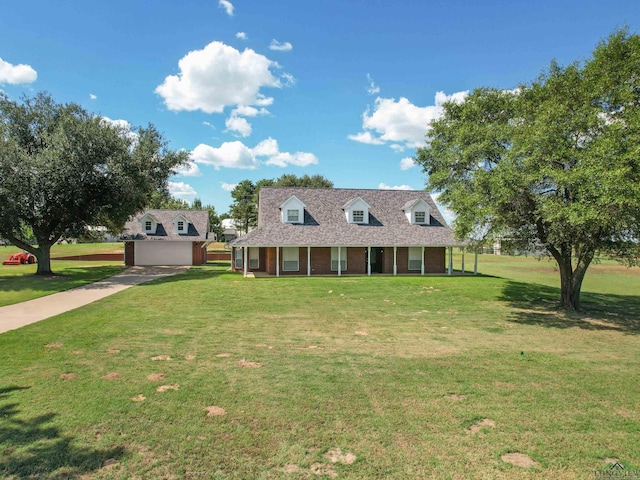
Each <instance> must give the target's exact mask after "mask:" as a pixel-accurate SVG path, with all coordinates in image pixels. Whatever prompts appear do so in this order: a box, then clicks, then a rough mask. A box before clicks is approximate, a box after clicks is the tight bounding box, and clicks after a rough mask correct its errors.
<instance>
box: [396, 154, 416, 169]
mask: <svg viewBox="0 0 640 480" xmlns="http://www.w3.org/2000/svg"><path fill="white" fill-rule="evenodd" d="M415 166H416V162H414V161H413V158H411V157H405V158H403V159H402V160H400V170H409V169H410V168H413V167H415Z"/></svg>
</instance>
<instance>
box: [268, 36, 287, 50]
mask: <svg viewBox="0 0 640 480" xmlns="http://www.w3.org/2000/svg"><path fill="white" fill-rule="evenodd" d="M269 49H270V50H276V51H278V52H290V51H291V50H293V45H291V43H289V42H282V43H280V42H279V41H278V40H276V39H275V38H274V39H273V40H271V43H270V44H269Z"/></svg>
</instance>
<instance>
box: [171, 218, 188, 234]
mask: <svg viewBox="0 0 640 480" xmlns="http://www.w3.org/2000/svg"><path fill="white" fill-rule="evenodd" d="M188 231H189V220H188V219H187V217H185V216H184V215H183V214H180V215H178V216H177V217H176V218H174V219H173V233H178V234H186V233H187V232H188Z"/></svg>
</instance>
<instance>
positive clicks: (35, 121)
mask: <svg viewBox="0 0 640 480" xmlns="http://www.w3.org/2000/svg"><path fill="white" fill-rule="evenodd" d="M187 156H188V154H187V153H186V152H174V151H171V150H169V149H168V148H167V143H166V141H165V140H164V139H163V137H162V135H161V134H160V133H159V132H158V131H157V130H156V129H155V128H154V127H153V126H152V125H149V126H148V127H146V128H138V129H135V130H130V129H129V128H126V127H123V126H118V125H115V124H114V123H113V122H110V121H108V120H106V119H104V118H102V117H100V116H96V115H92V114H90V113H88V112H87V111H85V110H84V109H83V108H81V107H80V106H79V105H77V104H74V103H69V104H59V103H56V102H55V101H54V100H53V99H52V98H51V97H50V96H49V95H48V94H45V93H40V94H37V95H36V96H34V97H33V98H28V97H25V98H23V99H22V102H21V103H20V102H16V101H12V100H10V99H9V98H7V97H6V96H5V95H2V96H0V236H2V237H4V238H5V239H7V240H9V241H10V242H11V243H13V244H14V245H16V246H18V247H20V248H22V249H24V250H26V251H28V252H31V253H33V254H34V255H35V256H36V258H37V259H38V271H37V273H38V274H51V273H52V272H51V261H50V249H51V246H52V245H53V244H54V243H55V242H57V241H58V240H60V239H61V238H63V237H67V236H69V237H71V236H78V235H79V234H81V233H82V232H83V231H84V230H85V229H86V227H87V226H96V225H103V226H107V227H109V228H110V229H111V230H116V231H117V230H118V229H119V228H120V227H122V225H123V224H124V222H125V221H126V220H127V219H128V218H129V217H130V216H131V215H133V214H135V213H137V212H138V211H140V210H141V209H143V208H144V207H145V206H146V205H147V204H148V203H149V199H150V197H151V195H152V193H153V192H156V191H159V190H160V191H162V190H165V189H166V188H167V179H168V177H169V176H170V175H172V174H173V173H174V171H175V168H176V167H177V166H179V165H181V164H183V163H184V162H185V161H186V160H187ZM25 227H27V228H25ZM29 229H30V230H31V231H32V232H33V236H34V237H35V239H36V241H37V245H31V244H30V243H29V241H28V239H27V238H25V236H24V235H23V232H24V231H25V230H29Z"/></svg>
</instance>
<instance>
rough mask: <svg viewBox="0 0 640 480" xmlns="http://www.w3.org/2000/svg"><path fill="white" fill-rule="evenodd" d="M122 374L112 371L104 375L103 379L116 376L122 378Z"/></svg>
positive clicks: (111, 378) (113, 378) (110, 378)
mask: <svg viewBox="0 0 640 480" xmlns="http://www.w3.org/2000/svg"><path fill="white" fill-rule="evenodd" d="M121 377H122V375H120V374H119V373H117V372H111V373H107V374H106V375H104V376H103V377H102V379H103V380H115V379H116V378H121Z"/></svg>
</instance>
